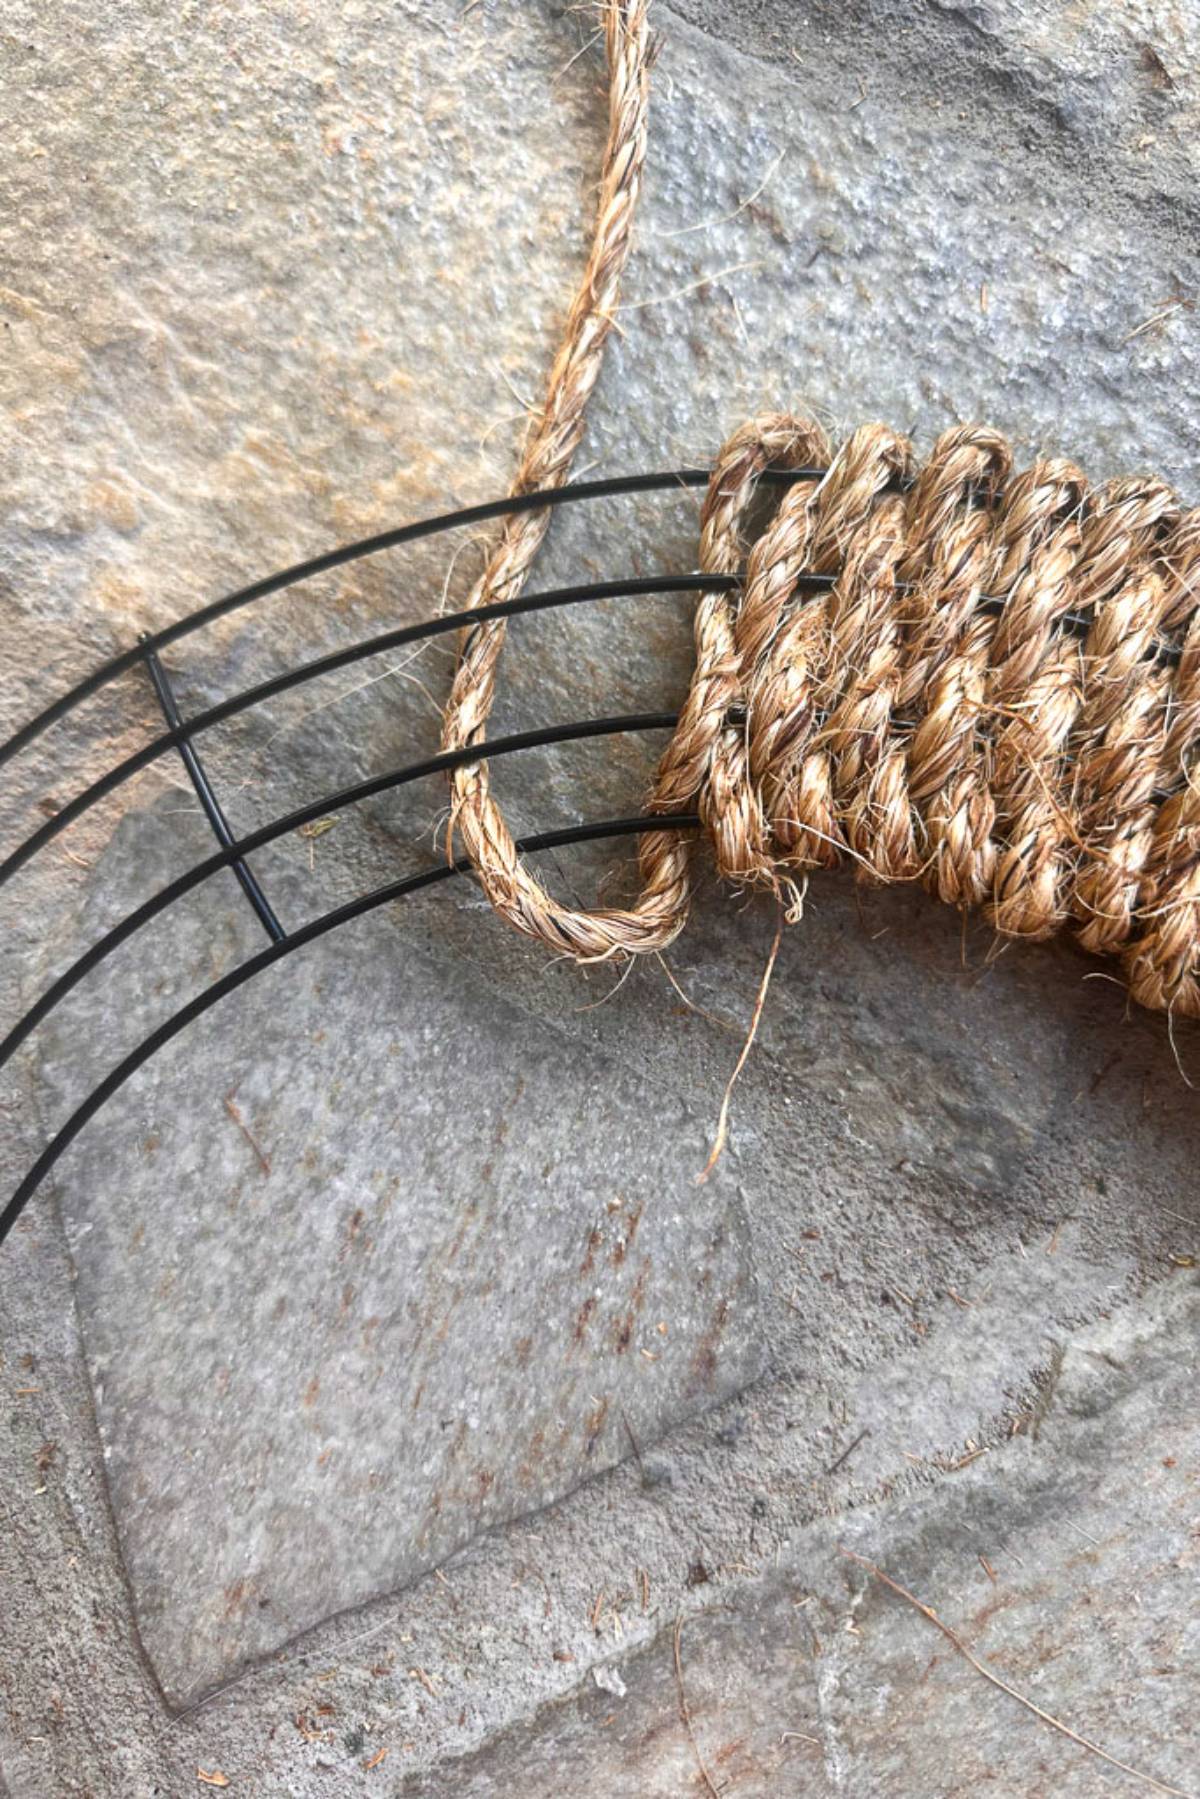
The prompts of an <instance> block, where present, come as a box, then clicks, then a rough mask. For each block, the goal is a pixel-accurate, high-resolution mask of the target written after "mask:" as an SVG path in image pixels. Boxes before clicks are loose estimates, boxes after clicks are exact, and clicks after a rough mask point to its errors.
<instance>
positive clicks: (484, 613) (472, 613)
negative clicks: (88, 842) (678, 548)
mask: <svg viewBox="0 0 1200 1799" xmlns="http://www.w3.org/2000/svg"><path fill="white" fill-rule="evenodd" d="M799 579H800V583H801V585H802V586H804V587H805V588H806V589H807V590H809V591H812V592H823V591H825V590H827V589H828V588H829V587H830V586H832V584H833V576H832V575H802V576H800V577H799ZM736 585H737V582H736V580H735V578H734V577H733V576H732V575H701V574H689V575H645V576H641V577H630V578H629V579H628V580H624V581H595V582H592V583H590V584H589V585H587V586H578V587H559V588H553V589H550V590H548V591H547V592H545V593H531V594H521V595H519V596H518V597H517V598H516V599H515V600H500V601H497V602H496V603H495V604H494V605H491V606H477V607H475V608H474V610H467V611H463V612H445V613H441V614H439V615H438V616H437V617H436V618H430V619H425V620H423V621H422V623H420V624H417V625H403V626H399V627H397V629H395V630H392V631H383V632H381V633H379V634H378V635H377V636H374V637H368V638H366V639H365V640H364V641H363V642H362V643H357V644H351V645H349V646H348V647H347V648H346V649H344V650H334V651H333V652H331V653H330V654H329V655H327V656H321V657H318V658H317V659H316V660H315V661H313V662H307V663H305V664H303V665H302V666H301V667H300V668H293V669H287V670H285V671H284V672H283V673H282V674H279V675H273V676H271V678H270V679H269V680H267V681H261V682H259V684H258V685H257V686H256V687H250V688H247V689H246V691H245V692H244V693H237V694H232V695H231V696H230V697H229V698H228V699H225V700H221V701H220V702H219V703H218V704H217V705H215V706H210V707H209V708H208V710H207V711H206V712H198V713H197V714H196V715H195V717H194V718H191V719H189V720H188V721H187V723H186V724H180V725H178V726H175V727H173V728H172V729H170V730H168V731H164V732H163V734H162V735H161V736H160V737H155V738H153V739H152V740H151V741H150V742H149V743H147V744H144V745H143V747H142V748H141V749H140V750H135V751H134V752H133V754H132V755H131V756H127V757H126V758H125V760H124V761H123V762H118V763H117V764H116V765H115V767H113V768H110V769H108V770H107V772H106V773H105V774H103V775H101V776H100V777H99V778H98V779H97V780H95V781H93V782H92V784H91V786H90V787H86V788H84V789H83V791H82V792H80V793H77V794H76V795H75V796H74V797H73V798H72V799H70V800H68V801H67V803H66V804H65V805H64V806H62V807H61V808H60V809H59V811H57V812H56V813H55V814H54V816H53V817H52V818H48V819H46V820H45V821H44V823H42V824H41V825H39V826H38V828H37V830H36V831H32V832H31V833H30V835H29V836H28V837H27V838H26V839H25V841H24V842H23V843H20V844H18V845H17V847H16V849H14V850H13V851H12V852H11V854H9V855H8V856H7V857H5V859H4V861H3V862H0V885H3V883H4V882H5V881H7V880H8V879H9V878H10V877H11V876H12V875H14V874H16V872H17V870H18V869H19V868H22V867H24V865H25V863H26V862H28V861H29V860H30V859H31V858H32V857H33V856H36V855H37V853H38V851H39V850H41V849H43V848H44V847H45V845H46V844H47V843H50V842H51V841H52V840H53V839H54V838H55V837H57V836H58V835H59V833H60V832H61V831H64V830H65V829H66V827H67V826H68V825H69V824H73V823H74V822H75V820H76V819H77V818H80V817H82V815H83V814H84V813H85V812H87V811H88V810H89V809H90V808H91V807H92V806H95V805H97V804H98V803H99V801H100V800H102V799H105V798H106V797H107V796H108V795H109V794H110V793H113V792H114V791H115V790H116V789H117V788H118V787H120V786H121V785H122V784H123V783H124V782H125V781H128V780H129V779H130V777H131V776H133V775H135V774H138V773H139V772H140V771H141V770H142V769H143V768H147V767H149V765H150V764H151V763H152V762H155V761H157V760H158V758H159V757H160V756H164V755H166V753H167V751H168V750H172V749H177V748H178V747H179V745H180V744H182V743H184V742H185V741H187V740H188V739H189V738H191V737H194V736H196V735H197V734H198V733H199V732H201V731H207V730H211V729H212V727H213V726H214V725H218V724H221V723H223V722H224V721H225V720H226V719H228V718H233V717H235V716H236V715H237V714H238V713H240V712H245V711H247V710H248V709H249V708H250V707H252V706H258V705H261V704H262V703H263V701H265V700H268V699H273V698H274V697H275V696H276V695H277V694H280V693H286V692H287V691H288V689H289V688H292V687H299V686H301V685H303V684H304V683H306V682H308V681H313V680H316V679H317V677H318V676H320V675H327V674H331V673H333V672H334V670H336V669H339V668H346V667H348V666H349V665H350V664H352V663H355V662H361V661H364V660H365V659H366V658H367V657H369V656H377V655H379V654H380V653H381V652H382V651H384V650H388V649H396V648H398V647H399V646H400V645H401V644H406V643H418V642H420V641H422V640H423V639H425V638H428V637H437V636H441V635H444V634H446V633H449V632H452V631H457V630H461V629H463V628H464V627H466V626H471V625H474V624H478V623H481V622H484V621H486V620H487V619H493V618H515V617H517V616H518V615H519V614H521V613H526V612H543V611H547V610H549V609H552V608H555V607H559V606H578V605H584V604H587V603H590V602H591V601H593V600H602V599H639V598H643V597H646V596H653V595H661V594H673V593H695V592H697V591H700V592H705V593H726V592H729V591H731V590H732V589H733V588H734V587H736Z"/></svg>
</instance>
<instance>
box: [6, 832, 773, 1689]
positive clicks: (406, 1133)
mask: <svg viewBox="0 0 1200 1799" xmlns="http://www.w3.org/2000/svg"><path fill="white" fill-rule="evenodd" d="M174 811H175V812H176V813H177V808H174ZM176 823H177V820H176V818H174V817H173V816H172V808H170V807H169V806H160V807H158V808H157V809H155V810H154V811H152V812H150V813H148V814H143V815H138V816H133V817H131V818H130V819H129V820H127V821H126V823H125V824H123V825H122V827H121V828H120V829H119V830H118V832H117V833H116V836H115V837H114V839H113V842H112V845H111V846H110V849H109V851H108V853H107V855H106V856H105V857H104V859H103V861H102V862H101V864H100V865H99V867H98V868H97V869H96V871H95V875H94V879H93V885H92V889H91V892H90V895H89V904H88V907H87V908H86V911H87V916H88V918H89V919H91V920H94V919H95V918H96V917H98V916H101V915H108V914H112V913H116V912H118V911H120V909H121V907H122V906H123V905H124V904H125V903H126V902H127V896H128V895H129V894H130V893H131V892H132V891H134V890H135V889H136V888H137V886H138V884H139V883H140V882H145V881H147V879H150V880H152V881H153V882H154V884H155V885H158V884H161V879H162V878H163V877H162V876H161V875H160V874H159V869H158V860H157V858H156V854H155V851H156V848H158V847H161V845H162V843H163V842H164V840H165V842H166V843H167V844H172V843H174V844H176V845H177V843H178V837H179V832H178V830H177V829H176V828H173V827H174V826H175V825H176ZM188 823H189V825H190V824H191V821H188ZM186 834H187V836H189V837H191V838H192V839H194V840H198V839H199V832H198V831H197V830H196V829H195V828H194V827H193V828H191V829H190V830H189V831H188V832H187V833H186ZM201 848H202V840H200V841H197V842H196V850H197V851H199V850H200V849H201ZM272 895H273V900H274V901H275V903H277V904H278V905H279V908H280V910H281V912H282V913H283V914H284V915H285V916H286V915H287V914H288V913H289V911H290V912H291V913H293V914H294V912H295V910H296V908H297V904H298V902H299V894H298V893H297V892H296V891H295V888H294V884H290V883H286V882H284V883H276V884H275V885H274V886H273V888H272ZM226 900H228V901H229V902H230V903H229V904H226V903H224V902H225V901H226ZM233 903H236V902H235V901H233V899H232V896H229V895H225V896H222V895H220V894H213V895H211V896H209V897H208V898H207V903H205V904H199V905H195V906H192V907H190V908H188V909H187V911H186V912H185V914H184V916H183V917H181V918H180V919H178V920H177V921H174V920H173V921H169V929H168V931H167V932H166V933H163V934H162V937H163V938H165V940H162V939H161V938H160V942H159V944H158V945H157V946H156V952H157V953H156V954H155V956H154V957H152V958H151V957H147V956H146V955H145V954H144V953H143V954H139V955H138V956H137V957H136V958H134V957H129V958H127V959H126V961H125V964H124V965H123V966H122V967H121V968H120V969H119V970H118V971H116V972H115V973H114V974H113V975H112V976H110V980H109V981H108V982H97V983H94V984H91V985H90V986H89V987H88V988H87V989H86V990H81V991H80V992H79V993H78V994H77V995H76V996H75V997H74V1000H73V1003H71V1004H70V1006H69V1008H68V1015H67V1016H66V1017H65V1018H63V1017H60V1018H59V1019H56V1020H55V1021H53V1022H52V1024H51V1025H50V1026H49V1027H48V1030H47V1034H46V1042H45V1046H44V1048H43V1052H42V1061H41V1077H42V1080H43V1082H44V1084H45V1086H46V1088H47V1089H48V1090H49V1091H50V1092H52V1093H53V1096H54V1105H55V1109H56V1110H57V1111H58V1112H60V1113H61V1114H63V1115H65V1113H66V1111H67V1109H68V1095H71V1094H74V1095H79V1096H81V1095H82V1094H83V1093H84V1092H85V1091H86V1090H87V1086H88V1083H89V1081H90V1080H91V1079H94V1078H95V1074H96V1059H97V1048H98V1046H100V1045H103V1046H104V1047H103V1055H104V1056H105V1057H106V1058H112V1059H114V1060H115V1059H116V1052H117V1050H118V1047H119V1046H123V1044H124V1042H125V1040H126V1039H127V1038H128V1039H130V1040H136V1039H138V1038H140V1037H141V1036H143V1035H146V1034H148V1032H149V1030H150V1029H151V1028H152V1026H153V1025H154V1024H156V1023H157V1022H158V1020H159V1019H160V1018H162V1017H164V1016H166V1015H167V1014H168V1013H170V1012H172V1011H174V1010H176V1009H177V1007H178V1006H179V1004H180V1003H181V1002H182V1001H183V999H184V998H185V997H187V996H189V995H190V993H191V992H192V991H199V990H200V989H202V988H203V987H204V986H205V985H206V983H207V982H208V981H209V980H211V979H212V977H213V976H214V975H215V974H218V973H219V972H221V971H222V970H223V968H224V965H225V963H226V961H231V962H232V961H234V960H237V959H239V957H238V956H237V955H235V954H233V953H232V946H233V945H235V944H237V943H238V941H239V939H242V938H244V937H245V936H246V935H247V930H248V926H247V925H244V924H243V923H242V921H241V920H240V919H239V917H238V915H237V914H236V913H234V912H233V911H232V909H231V908H232V904H233ZM255 947H257V945H255ZM248 948H249V945H245V944H244V945H242V946H241V952H240V953H241V954H245V953H246V952H247V950H248ZM113 981H116V982H117V983H119V986H118V991H119V1011H120V1015H121V1016H120V1020H119V1023H118V1022H117V1021H116V1020H115V1019H114V1017H113V1014H114V1009H115V1008H114V994H113ZM704 1156H705V1141H704V1135H703V1121H702V1120H698V1119H697V1118H696V1116H695V1115H694V1109H693V1108H691V1107H689V1106H687V1105H686V1104H684V1103H681V1102H680V1101H679V1100H678V1099H677V1098H676V1097H675V1096H674V1095H673V1094H672V1093H671V1092H670V1090H669V1089H667V1090H663V1089H661V1088H659V1087H657V1086H656V1085H655V1084H654V1083H653V1082H646V1081H644V1080H642V1079H638V1078H631V1076H630V1073H629V1072H628V1071H627V1070H625V1069H623V1068H622V1067H621V1065H620V1063H619V1062H618V1061H617V1060H616V1059H615V1058H613V1057H611V1056H605V1055H604V1054H602V1053H600V1052H599V1051H597V1050H595V1049H593V1048H591V1047H589V1046H586V1045H583V1044H580V1043H578V1042H571V1041H568V1040H564V1039H563V1038H562V1037H561V1036H560V1035H559V1034H558V1033H555V1032H554V1031H553V1030H551V1031H550V1032H547V1031H546V1030H545V1029H544V1027H540V1026H539V1025H538V1024H537V1022H536V1021H534V1020H531V1019H530V1018H528V1017H527V1016H526V1015H524V1014H523V1013H522V1012H521V1011H520V1010H519V1009H518V1008H517V1007H516V1006H514V1005H504V1004H503V1003H501V1002H500V1001H498V1000H497V998H496V997H495V995H494V994H489V993H488V992H487V991H486V990H485V989H483V988H482V986H481V984H480V982H479V981H478V979H475V978H472V976H471V974H470V971H469V970H466V969H465V968H464V967H463V966H462V965H461V964H460V965H458V966H457V967H456V966H454V965H453V964H448V963H447V962H446V961H445V960H444V959H443V960H442V961H437V960H434V959H432V958H430V957H428V956H426V955H424V954H423V953H421V952H420V951H417V950H414V949H412V948H411V947H410V946H407V945H405V944H403V942H402V941H401V940H399V939H398V938H397V936H396V934H395V932H394V930H393V929H392V928H391V925H390V921H389V920H388V919H387V918H386V917H375V918H373V919H367V920H365V921H363V922H362V923H361V924H359V925H358V926H357V927H354V928H351V929H347V930H346V931H344V932H342V933H341V934H340V935H337V936H333V937H330V938H329V939H327V940H325V941H324V942H322V943H321V944H320V945H317V946H314V947H313V949H312V950H310V951H307V952H301V953H300V954H299V955H297V956H296V957H295V958H292V959H289V960H288V961H287V962H286V963H284V964H280V965H279V966H278V967H277V968H275V969H272V970H269V971H268V972H267V973H266V974H264V975H262V976H260V977H259V978H258V979H257V981H256V982H255V983H254V984H253V985H251V986H248V987H247V988H245V989H244V990H243V991H242V992H241V993H240V994H238V995H236V996H234V997H233V998H231V999H230V1000H228V1001H226V1002H225V1003H223V1004H222V1006H221V1007H220V1008H219V1009H218V1010H216V1011H214V1012H212V1013H210V1014H208V1015H207V1017H206V1018H204V1019H203V1020H202V1021H200V1022H199V1023H198V1024H197V1025H196V1026H194V1027H193V1028H192V1029H191V1030H190V1031H189V1032H188V1034H187V1035H186V1036H184V1037H181V1038H179V1039H177V1040H176V1042H175V1043H174V1044H173V1045H171V1046H170V1047H169V1048H168V1049H167V1050H166V1051H164V1052H163V1053H162V1054H161V1055H160V1056H159V1057H158V1058H156V1059H155V1061H154V1062H153V1063H152V1064H150V1065H149V1066H148V1067H147V1068H146V1069H145V1071H144V1072H143V1073H142V1074H141V1075H139V1076H137V1077H135V1078H134V1080H133V1081H131V1082H130V1083H129V1085H128V1086H127V1087H126V1088H125V1089H124V1090H123V1092H122V1093H121V1094H120V1095H119V1096H118V1097H117V1098H116V1099H115V1100H114V1101H113V1102H112V1103H111V1104H110V1105H109V1107H108V1108H107V1109H106V1110H105V1112H104V1113H103V1114H101V1116H100V1117H99V1118H98V1119H97V1120H96V1121H95V1123H94V1124H93V1126H92V1127H91V1128H90V1129H89V1131H88V1132H87V1135H86V1139H85V1141H84V1144H83V1147H82V1148H81V1151H80V1153H79V1154H77V1155H74V1156H72V1157H71V1159H70V1161H69V1163H68V1164H67V1167H66V1171H65V1173H64V1174H63V1176H62V1178H61V1180H60V1183H59V1192H60V1200H61V1205H62V1209H63V1215H64V1219H65V1222H66V1227H67V1237H68V1242H69V1244H70V1247H71V1250H72V1254H73V1257H74V1260H75V1265H76V1268H77V1271H78V1277H79V1278H78V1285H77V1288H76V1295H77V1303H78V1305H79V1311H80V1322H81V1326H82V1331H83V1339H84V1345H85V1350H86V1353H87V1356H88V1360H89V1367H90V1370H91V1375H92V1381H93V1385H94V1389H95V1394H96V1406H97V1418H98V1423H99V1427H100V1435H101V1439H102V1441H103V1443H104V1454H105V1459H106V1463H107V1470H108V1479H109V1485H110V1490H111V1492H112V1497H113V1505H114V1509H115V1513H116V1517H117V1524H118V1532H119V1535H120V1537H121V1540H122V1545H123V1549H124V1554H125V1560H126V1565H127V1567H128V1570H129V1575H130V1580H131V1583H132V1588H133V1598H134V1604H135V1607H136V1610H137V1617H138V1624H139V1629H140V1631H141V1635H142V1639H143V1641H144V1643H145V1645H146V1648H147V1650H148V1652H149V1654H150V1656H151V1659H152V1661H153V1663H154V1667H155V1670H156V1672H157V1674H158V1677H159V1679H160V1681H161V1682H162V1685H163V1688H164V1691H165V1692H166V1694H167V1697H168V1698H169V1699H170V1700H171V1701H172V1702H173V1703H176V1704H182V1703H186V1702H188V1701H192V1700H194V1699H195V1698H196V1697H197V1696H198V1695H199V1694H200V1693H201V1692H203V1691H204V1690H205V1689H206V1688H211V1687H213V1686H216V1685H219V1684H221V1683H222V1682H225V1681H227V1680H228V1679H229V1678H230V1677H231V1676H232V1675H233V1674H235V1673H237V1672H239V1671H240V1670H241V1669H242V1668H244V1667H245V1665H246V1664H247V1663H248V1662H249V1661H252V1660H254V1659H256V1658H260V1657H261V1656H263V1655H264V1654H265V1653H267V1652H269V1651H270V1650H272V1649H276V1648H278V1647H279V1646H280V1645H282V1644H283V1643H285V1642H287V1641H288V1640H289V1639H291V1638H292V1637H294V1636H297V1635H298V1634H300V1633H301V1632H302V1631H304V1630H306V1629H308V1628H310V1627H311V1626H312V1625H314V1624H316V1623H318V1622H320V1620H321V1619H322V1618H323V1617H326V1616H327V1615H329V1614H330V1613H332V1612H336V1611H338V1610H340V1609H342V1608H344V1607H346V1606H352V1605H356V1604H361V1603H363V1602H364V1601H366V1600H369V1599H372V1598H375V1597H377V1596H378V1595H379V1594H382V1593H386V1592H389V1591H391V1590H392V1589H394V1588H396V1587H399V1586H402V1585H404V1584H405V1583H406V1582H408V1581H410V1580H412V1579H413V1578H414V1577H415V1576H416V1575H418V1574H420V1573H422V1572H423V1571H425V1570H427V1569H429V1568H431V1567H435V1566H437V1565H438V1564H439V1563H440V1562H442V1561H444V1560H445V1558H446V1557H447V1556H449V1555H450V1554H452V1553H453V1552H454V1551H455V1550H456V1549H458V1548H460V1547H461V1546H462V1545H463V1544H464V1543H465V1542H467V1541H468V1540H469V1539H470V1538H471V1536H473V1535H474V1534H475V1533H476V1532H477V1531H479V1530H481V1529H484V1528H486V1527H488V1526H490V1525H495V1524H497V1523H500V1522H503V1521H504V1520H505V1519H508V1518H511V1517H513V1516H514V1515H515V1514H518V1513H521V1512H525V1511H529V1510H531V1509H534V1508H537V1507H539V1506H543V1505H546V1504H547V1503H549V1502H551V1501H553V1500H555V1499H558V1498H559V1497H561V1496H562V1495H563V1494H564V1493H565V1492H568V1491H569V1490H570V1489H571V1488H572V1487H573V1486H575V1485H576V1484H577V1483H578V1482H579V1481H580V1480H582V1479H585V1478H587V1477H588V1476H589V1475H592V1474H595V1473H597V1472H599V1471H600V1470H602V1469H604V1468H606V1467H609V1466H611V1465H612V1464H613V1462H615V1461H619V1460H621V1459H623V1458H624V1457H626V1456H628V1455H629V1454H630V1453H631V1448H632V1446H634V1445H636V1444H642V1443H645V1444H646V1445H650V1444H651V1443H653V1442H654V1441H655V1440H656V1439H657V1438H658V1437H659V1436H661V1435H662V1433H663V1432H664V1431H665V1430H666V1429H668V1428H669V1427H670V1426H671V1425H672V1424H675V1423H678V1422H679V1421H680V1420H681V1419H682V1418H685V1417H687V1416H689V1415H690V1414H691V1413H692V1412H694V1411H695V1410H696V1409H697V1408H698V1407H703V1406H705V1405H709V1404H711V1403H713V1402H714V1401H715V1400H718V1399H720V1398H721V1397H723V1396H724V1395H726V1394H728V1393H730V1392H732V1391H735V1390H737V1389H738V1388H739V1387H741V1386H743V1385H745V1384H746V1382H747V1381H748V1380H750V1379H751V1378H752V1377H753V1376H754V1375H755V1374H756V1373H757V1372H758V1369H759V1366H760V1360H761V1340H760V1336H759V1333H758V1331H757V1329H756V1320H755V1304H754V1288H753V1278H752V1273H751V1267H750V1260H749V1244H748V1238H747V1232H746V1227H745V1223H744V1219H743V1215H742V1209H741V1205H740V1202H739V1201H738V1199H737V1197H736V1194H735V1192H734V1190H733V1189H732V1188H729V1187H726V1188H723V1189H722V1188H718V1187H715V1186H713V1187H708V1188H704V1189H698V1188H696V1186H695V1179H694V1177H695V1173H696V1170H697V1169H698V1168H699V1167H701V1166H702V1164H703V1161H704Z"/></svg>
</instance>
